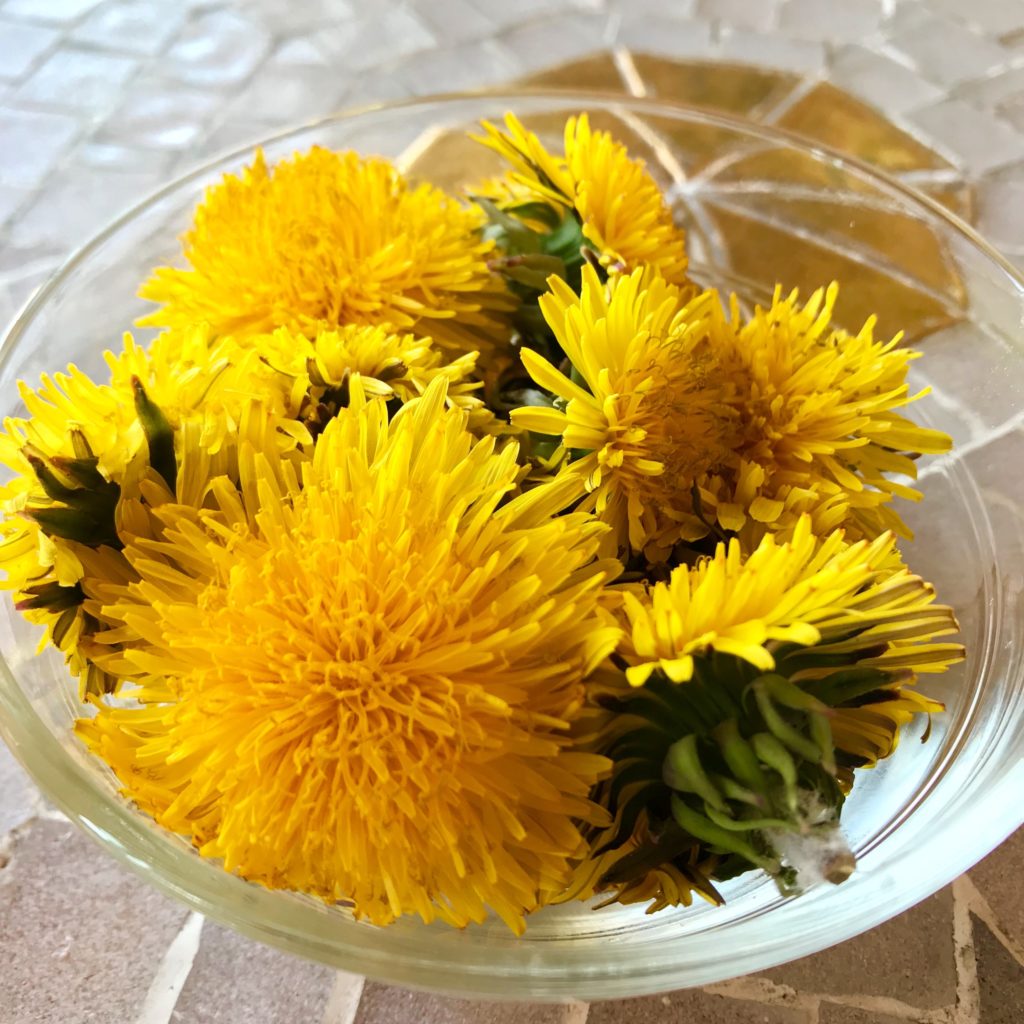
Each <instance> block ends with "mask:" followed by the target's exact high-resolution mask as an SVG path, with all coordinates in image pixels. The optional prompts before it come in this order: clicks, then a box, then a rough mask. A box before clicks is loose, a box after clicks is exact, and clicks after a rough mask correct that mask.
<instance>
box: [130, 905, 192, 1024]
mask: <svg viewBox="0 0 1024 1024" xmlns="http://www.w3.org/2000/svg"><path fill="white" fill-rule="evenodd" d="M203 922H204V918H203V915H202V914H197V913H195V912H194V911H193V912H192V913H191V914H189V916H188V920H187V921H186V922H185V924H184V927H183V928H182V929H181V931H180V932H178V934H177V935H176V936H175V937H174V940H173V941H172V942H171V944H170V945H169V946H168V947H167V952H166V953H164V957H163V959H162V960H161V961H160V966H159V967H157V969H156V974H155V975H154V976H153V981H152V982H151V983H150V986H149V991H148V992H147V993H146V998H145V1001H144V1002H143V1004H142V1009H141V1010H140V1011H139V1016H138V1017H137V1018H136V1024H170V1021H171V1017H172V1016H173V1014H174V1007H175V1006H176V1005H177V1002H178V996H180V995H181V990H182V989H183V988H184V987H185V982H186V980H187V979H188V976H189V974H190V972H191V971H192V964H193V962H194V961H195V958H196V953H198V952H199V940H200V939H201V938H202V935H203Z"/></svg>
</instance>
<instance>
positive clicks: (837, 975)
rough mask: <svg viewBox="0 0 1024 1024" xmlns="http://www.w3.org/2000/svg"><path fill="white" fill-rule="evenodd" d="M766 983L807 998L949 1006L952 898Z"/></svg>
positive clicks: (779, 971) (772, 974) (944, 896)
mask: <svg viewBox="0 0 1024 1024" xmlns="http://www.w3.org/2000/svg"><path fill="white" fill-rule="evenodd" d="M925 964H927V965H928V969H927V970H922V966H923V965H925ZM767 977H769V978H770V979H771V980H772V981H774V982H776V983H777V984H781V985H789V986H790V987H792V988H795V989H797V991H800V992H806V993H812V992H813V993H821V994H826V993H830V994H832V995H847V994H851V995H872V996H889V997H891V998H893V999H899V1000H901V1001H902V1002H904V1003H909V1004H910V1005H911V1006H918V1007H920V1008H921V1009H926V1010H927V1009H936V1008H938V1007H941V1006H949V1005H951V1004H952V1003H953V1002H954V1000H955V999H956V966H955V964H954V961H953V898H952V895H951V893H950V891H949V890H948V889H944V890H942V891H941V892H938V893H936V894H935V895H934V896H929V897H928V899H926V900H925V901H924V902H923V903H919V904H918V905H917V906H916V907H913V908H912V909H911V910H908V911H907V912H906V913H904V914H901V915H900V916H899V917H897V918H894V919H893V920H892V921H887V922H886V923H885V924H883V925H879V927H877V928H874V929H872V930H871V931H869V932H866V933H865V934H863V935H858V936H857V937H856V938H853V939H850V940H849V941H847V942H844V943H841V944H840V945H838V946H833V947H832V948H831V949H827V950H825V951H824V952H822V953H817V954H816V955H814V956H811V957H806V958H805V959H803V960H797V961H795V962H794V963H791V964H786V965H785V966H783V967H776V968H774V969H773V970H771V971H768V972H767Z"/></svg>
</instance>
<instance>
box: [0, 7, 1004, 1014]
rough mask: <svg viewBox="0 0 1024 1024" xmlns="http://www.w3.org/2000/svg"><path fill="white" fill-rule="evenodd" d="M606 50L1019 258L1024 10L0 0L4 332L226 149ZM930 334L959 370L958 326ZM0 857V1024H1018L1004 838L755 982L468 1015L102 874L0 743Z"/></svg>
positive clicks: (641, 74) (130, 880) (473, 1008)
mask: <svg viewBox="0 0 1024 1024" xmlns="http://www.w3.org/2000/svg"><path fill="white" fill-rule="evenodd" d="M616 47H628V48H630V50H631V51H633V52H634V53H635V56H633V55H631V54H622V53H620V54H619V56H618V58H617V64H616V63H614V62H611V61H596V62H590V63H589V64H587V65H581V68H580V71H579V74H580V75H582V74H583V73H584V71H586V74H587V78H586V84H588V85H608V86H610V87H615V88H619V89H624V88H630V89H632V90H633V91H637V90H638V88H639V89H643V90H646V91H649V92H652V93H654V92H656V93H657V94H658V95H661V96H682V97H691V98H692V99H694V100H697V101H700V102H708V101H709V100H708V95H707V92H708V90H707V79H706V77H705V75H704V72H703V69H702V68H701V67H700V66H698V65H694V64H692V63H691V64H690V65H689V66H688V67H687V68H681V67H679V66H677V65H665V64H664V63H659V62H658V60H657V59H656V57H657V56H658V55H660V56H663V57H664V56H667V57H670V58H674V59H675V60H676V61H678V60H689V61H691V62H692V61H702V60H706V61H716V60H723V59H728V60H731V61H735V62H746V63H752V64H756V65H758V66H760V67H761V68H763V69H770V70H771V72H772V74H771V75H761V76H754V75H750V74H748V73H735V74H733V76H732V78H731V79H730V80H729V84H728V86H726V84H725V79H724V77H723V78H721V79H720V80H719V84H717V85H716V87H715V90H714V91H715V92H716V93H717V100H716V102H718V103H720V105H722V106H726V107H728V109H730V110H734V111H737V112H751V113H752V114H754V115H755V116H758V117H762V118H764V119H767V120H769V121H772V120H774V121H778V122H780V123H783V124H786V125H789V126H791V127H794V128H797V129H799V130H803V131H810V132H812V133H814V134H816V135H817V137H819V138H821V139H823V140H825V141H829V142H831V143H832V144H838V145H840V146H846V147H847V148H853V149H854V150H855V151H856V152H859V153H860V154H861V155H866V156H867V157H868V158H869V159H874V160H876V162H880V163H883V164H886V165H887V166H890V167H892V168H894V169H896V170H898V171H900V172H901V173H904V174H906V175H907V176H908V179H909V180H912V181H914V182H916V183H917V184H918V185H920V186H922V187H925V188H928V189H930V190H931V191H933V193H935V194H945V195H947V196H954V197H956V202H957V203H958V204H959V205H958V206H957V209H959V210H961V211H962V212H967V213H971V212H972V211H973V212H975V213H976V219H977V223H978V225H979V227H980V228H981V230H982V231H983V232H985V233H986V234H987V235H988V236H989V237H990V238H991V239H992V241H993V242H995V243H996V244H997V245H998V246H1000V247H1001V248H1002V250H1003V251H1004V252H1005V253H1006V254H1007V255H1008V256H1009V257H1010V258H1011V259H1012V260H1015V261H1017V262H1018V263H1024V216H1022V214H1021V210H1022V209H1024V204H1022V200H1024V2H1021V0H970V2H969V3H968V2H963V0H930V2H925V3H916V2H910V0H843V2H841V3H839V2H834V0H673V2H665V0H516V2H510V0H410V2H406V3H399V2H394V0H381V2H379V3H374V4H369V3H360V2H359V0H290V2H287V3H286V2H284V0H235V2H230V0H123V2H121V0H102V2H101V0H0V320H3V319H7V318H9V317H10V316H11V315H13V313H14V311H15V310H16V309H17V307H18V306H19V305H20V304H21V303H22V302H23V301H24V300H25V299H26V298H27V297H28V296H29V294H30V293H31V291H32V290H33V289H34V288H35V287H37V286H38V284H39V283H40V282H41V281H42V280H43V279H44V278H45V277H46V276H47V275H48V274H49V273H50V272H51V270H52V269H53V268H54V267H55V266H56V265H57V264H58V262H59V261H60V260H61V259H62V258H63V257H64V256H65V255H66V254H67V253H68V252H69V251H70V250H71V249H72V248H74V247H75V246H76V245H78V244H79V243H81V242H82V241H84V240H85V239H86V237H87V236H88V235H90V234H91V233H92V232H94V231H95V230H96V229H97V228H98V227H99V226H100V225H101V224H102V223H103V222H104V221H105V220H107V219H109V218H110V217H111V216H112V215H113V214H114V213H116V212H117V211H118V210H119V209H121V208H123V207H124V206H126V205H128V204H130V203H132V202H134V201H135V200H137V199H139V198H141V197H142V196H143V195H145V194H146V193H147V192H149V191H151V190H152V189H153V188H154V187H155V186H156V185H157V184H159V183H160V182H163V181H166V180H167V179H168V178H169V177H170V176H172V175H175V174H177V173H180V172H181V171H183V170H185V169H187V168H189V167H191V166H193V165H195V164H196V163H197V162H199V161H200V160H202V159H205V158H207V157H208V156H210V155H212V154H214V153H216V152H218V151H221V150H223V149H226V148H228V147H232V146H235V145H240V144H243V143H245V142H247V141H251V140H253V139H255V138H257V137H259V136H260V135H263V134H267V133H268V132H270V131H272V130H273V129H275V128H279V127H282V126H284V125H287V124H289V123H292V122H295V121H298V120H307V119H309V118H312V117H314V116H317V115H321V114H325V113H328V112H330V111H333V110H336V109H340V108H341V107H343V106H346V105H351V104H356V103H363V102H368V101H373V100H384V99H391V98H397V97H401V96H406V95H410V94H417V93H424V92H429V91H441V90H444V89H453V88H460V89H461V88H473V87H478V86H487V85H494V84H497V83H500V82H502V81H507V80H510V79H513V78H520V77H523V76H526V75H529V74H531V73H534V72H537V71H538V70H539V69H541V68H543V67H546V66H549V65H552V64H560V63H564V62H566V61H573V60H576V59H578V58H582V57H585V56H586V55H588V54H592V53H594V52H596V51H602V50H608V49H610V48H616ZM645 53H646V54H653V55H655V59H651V58H649V57H645V56H643V54H645ZM780 72H789V73H791V75H790V76H786V75H782V74H780ZM820 78H824V79H826V80H827V81H829V82H831V83H833V84H834V85H835V86H838V87H839V88H841V89H842V90H844V91H845V93H846V94H848V95H849V96H852V97H855V98H857V99H858V100H861V101H863V102H864V103H867V104H872V105H874V106H875V107H877V108H879V109H880V110H881V111H882V112H883V113H884V115H885V117H884V118H874V119H873V116H871V115H869V114H865V113H864V112H863V111H862V110H861V109H860V108H859V107H858V105H857V104H854V103H852V102H851V101H850V100H846V99H840V98H837V94H835V92H834V91H831V90H830V89H828V88H824V87H822V86H817V87H815V86H814V84H813V83H814V81H815V80H817V79H820ZM573 80H574V79H572V77H571V76H570V77H568V78H566V76H565V75H562V76H561V77H560V82H561V84H568V83H571V82H572V81H573ZM579 80H580V81H583V79H582V78H581V79H579ZM894 126H895V127H894ZM897 129H900V130H902V131H903V132H904V133H910V134H912V135H913V136H915V138H917V139H920V140H923V143H924V145H923V146H919V145H917V144H916V143H915V142H914V141H913V140H912V139H910V138H909V136H908V135H907V134H901V132H900V130H897ZM951 201H952V200H951ZM935 342H936V345H935V347H934V348H933V358H934V359H940V358H950V359H952V358H956V351H957V343H956V338H955V328H951V329H950V332H949V336H948V337H946V338H945V339H943V338H941V337H940V338H936V339H935ZM1005 411H1006V412H1012V410H1005ZM987 412H988V413H991V415H992V416H996V413H995V412H992V411H991V410H988V411H987ZM1002 419H1005V416H1003V417H1002ZM986 426H987V424H986V423H985V422H982V421H981V420H979V423H978V424H977V427H978V429H979V430H980V431H984V430H985V429H986ZM1011 442H1012V443H1011ZM1021 443H1022V438H1021V437H1020V436H1019V435H1018V434H1014V435H1013V436H1012V437H1011V438H1008V439H1004V443H1003V444H1002V445H999V444H997V445H995V446H990V447H989V448H987V449H985V453H984V454H985V458H988V459H997V460H998V459H1000V458H1003V459H1012V458H1013V457H1014V453H1018V452H1019V451H1020V444H1021ZM981 454H982V453H979V457H980V456H981ZM986 465H987V464H986ZM981 469H982V470H984V469H985V466H982V467H981ZM0 865H3V867H2V868H0V958H2V962H3V964H4V969H3V978H2V982H0V1022H2V1024H30V1022H31V1024H36V1022H49V1021H55V1022H56V1021H61V1022H70V1024H76V1022H78V1021H95V1022H107V1021H110V1022H112V1024H115V1022H116V1024H133V1022H139V1024H170V1022H172V1021H173V1022H174V1024H200V1022H202V1024H206V1022H215V1021H216V1022H223V1024H233V1022H234V1021H239V1022H242V1021H261V1022H271V1024H273V1022H276V1021H284V1022H288V1024H292V1022H295V1024H306V1022H311V1024H320V1022H323V1024H351V1022H353V1021H357V1022H359V1024H404V1022H415V1024H419V1022H423V1024H434V1022H442V1021H444V1022H452V1024H478V1022H479V1024H484V1022H490V1021H496V1022H499V1024H503V1022H505V1021H509V1022H511V1021H516V1022H523V1024H533V1022H537V1024H549V1022H551V1024H555V1022H559V1024H583V1022H584V1021H587V1020H589V1021H591V1022H593V1024H626V1022H630V1024H632V1022H637V1024H645V1022H650V1024H662V1022H664V1024H668V1022H679V1024H682V1022H686V1024H705V1022H707V1024H893V1022H896V1021H902V1022H909V1021H917V1022H921V1024H1019V1022H1021V1021H1024V887H1022V886H1021V884H1020V879H1021V878H1022V877H1024V833H1018V835H1017V836H1016V837H1015V838H1013V839H1011V840H1010V841H1009V842H1008V843H1007V844H1005V845H1004V846H1003V847H1002V848H1001V849H1000V850H998V851H997V852H996V853H994V854H992V855H991V856H990V857H989V858H988V859H987V860H986V861H984V862H983V863H982V864H980V865H979V866H978V867H976V868H975V869H974V870H973V871H972V872H971V874H970V876H969V877H965V878H963V879H960V880H959V881H958V882H957V883H955V884H954V885H953V886H952V887H951V888H950V889H949V890H947V891H945V892H943V893H939V894H937V895H936V896H934V897H932V898H931V899H930V900H927V901H926V902H925V903H924V904H922V905H920V906H919V907H917V908H915V909H913V910H911V911H910V912H908V913H907V914H905V915H903V916H902V917H901V918H898V919H896V920H895V921H893V922H890V923H889V924H887V925H884V926H882V927H880V928H878V929H876V930H874V931H873V932H871V933H869V934H868V935H865V936H861V937H859V938H857V939H854V940H852V941H850V942H848V943H846V944H844V945H843V946H841V947H838V948H836V949H833V950H830V951H826V952H825V953H822V954H819V955H818V956H816V957H811V958H809V959H807V960H804V961H800V962H798V963H795V964H791V965H788V966H786V967H782V968H778V969H777V970H775V971H772V972H770V973H769V974H768V975H767V976H766V977H764V978H745V979H739V980H737V981H734V982H729V983H726V984H723V985H719V986H715V987H713V988H712V989H710V990H708V991H703V992H688V993H672V994H670V995H666V996H664V997H654V998H649V999H643V1000H635V1001H625V1002H620V1003H595V1004H593V1005H589V1006H588V1005H587V1004H584V1003H574V1004H569V1005H565V1006H555V1007H551V1006H546V1007H543V1006H534V1007H529V1006H526V1005H525V1004H522V1005H506V1006H503V1007H500V1008H495V1007H492V1006H488V1005H483V1004H472V1003H461V1002H457V1001H452V1000H446V999H442V998H438V997H431V996H424V995H418V994H412V993H407V992H403V991H401V990H397V989H389V988H387V987H384V986H379V985H375V984H372V983H366V984H365V985H364V984H363V982H362V979H359V978H354V977H352V976H350V975H342V974H337V973H336V972H333V971H330V970H327V969H325V968H321V967H318V966H315V965H311V964H307V963H304V962H300V961H298V960H294V959H290V958H288V957H286V956H284V955H283V954H278V953H276V952H273V951H270V950H267V949H263V948H261V947H258V946H255V945H253V944H252V943H250V942H248V941H247V940H243V939H241V938H238V937H236V936H234V935H231V934H229V933H226V932H224V931H222V930H220V929H218V928H216V927H215V926H213V925H211V924H208V923H204V922H202V921H201V920H200V919H198V918H195V917H193V916H191V915H189V914H188V912H187V911H186V910H184V909H182V908H180V907H178V906H177V905H175V904H172V903H170V902H168V901H167V900H165V899H164V898H163V897H161V896H159V895H158V894H156V893H155V892H153V891H150V890H148V889H147V888H145V887H144V886H143V885H142V884H141V883H140V882H138V881H136V880H135V878H134V877H133V876H130V875H128V874H126V873H125V872H124V871H123V870H122V869H120V868H119V867H117V866H116V865H115V864H114V862H113V861H111V860H109V859H108V858H107V857H106V856H105V855H104V854H102V853H101V852H100V851H99V850H98V849H97V848H95V847H94V846H93V845H92V844H91V843H90V842H89V841H88V840H87V839H85V838H84V837H83V836H81V835H79V834H78V833H76V832H74V831H73V830H72V829H71V827H70V826H69V825H67V823H66V822H63V821H62V820H61V819H60V817H59V815H56V813H55V812H53V811H52V810H49V809H47V807H46V805H45V803H44V802H43V801H42V800H41V799H40V798H39V796H38V794H36V792H35V790H34V789H33V787H32V785H31V783H29V782H28V780H27V779H25V778H24V776H23V774H22V773H21V771H20V769H19V768H18V766H17V765H16V764H15V763H14V762H13V760H12V759H11V758H10V756H9V755H8V754H7V752H6V750H4V749H2V748H0Z"/></svg>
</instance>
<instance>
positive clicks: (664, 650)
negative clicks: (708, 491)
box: [623, 517, 962, 686]
mask: <svg viewBox="0 0 1024 1024" xmlns="http://www.w3.org/2000/svg"><path fill="white" fill-rule="evenodd" d="M934 600H935V591H934V590H933V589H932V587H931V586H929V585H928V584H927V583H925V582H924V581H923V580H921V579H920V578H919V577H917V576H914V575H912V574H911V572H910V571H909V570H908V569H906V568H904V567H902V566H901V564H900V562H899V555H898V552H897V551H896V548H895V538H894V537H893V535H892V534H889V533H887V534H882V535H881V536H880V537H878V538H876V539H875V540H873V541H871V542H868V541H858V542H856V543H852V544H850V543H847V542H846V541H845V540H844V537H843V533H842V531H834V532H833V533H831V534H829V535H828V536H827V537H825V538H824V540H820V541H819V540H818V539H817V538H816V537H815V536H814V534H813V533H812V532H811V522H810V519H809V518H807V517H804V518H803V519H801V520H800V521H799V522H798V524H797V526H796V528H795V530H794V531H793V536H792V538H791V539H790V540H789V541H785V542H779V541H777V540H776V539H775V538H774V537H773V536H772V535H770V534H769V535H768V536H766V537H765V538H764V539H763V540H762V542H761V544H760V545H759V546H758V547H757V549H756V550H754V551H753V552H751V553H750V555H749V556H747V557H745V556H744V553H743V551H742V549H741V547H740V544H739V542H738V541H736V540H732V541H730V542H729V543H728V544H727V545H724V544H720V545H718V547H717V549H716V552H715V555H714V557H713V558H707V559H702V560H701V561H700V562H698V563H697V565H696V566H693V567H689V566H685V565H683V566H679V567H678V568H676V569H673V570H672V575H671V578H670V580H669V581H668V582H667V583H662V582H659V583H656V584H655V585H654V586H653V587H652V588H651V589H650V592H649V594H648V595H647V596H646V597H642V596H638V594H637V593H635V592H634V591H631V590H627V591H625V592H624V593H623V602H624V603H623V608H624V612H625V616H626V619H627V620H628V622H629V630H628V635H629V638H630V639H629V642H628V644H627V647H626V650H625V652H624V656H625V658H626V660H627V661H628V662H629V663H630V667H629V668H628V669H627V671H626V676H627V678H628V680H629V682H630V684H631V685H633V686H642V685H643V684H644V683H646V682H647V680H648V679H649V678H650V676H651V673H653V672H654V671H656V670H657V671H660V672H662V673H663V674H664V675H665V676H666V677H667V678H668V679H670V680H672V681H673V682H677V683H681V682H687V681H688V680H690V679H691V678H692V677H693V672H694V659H695V658H696V657H698V656H701V655H706V654H708V653H709V652H711V651H717V652H718V653H720V654H728V655H732V656H734V657H736V658H740V659H742V660H743V661H746V662H749V664H751V665H753V666H754V667H755V668H757V669H759V670H761V671H762V672H770V671H773V670H774V669H775V668H776V663H775V657H774V656H773V654H772V650H773V648H774V647H777V646H778V645H783V644H797V645H800V646H804V647H808V646H813V647H814V648H815V651H816V653H817V654H819V655H820V654H823V653H838V652H848V653H850V655H851V660H858V659H857V654H858V652H861V653H863V652H865V651H867V652H869V654H870V656H868V657H866V658H864V659H863V660H860V661H858V663H859V664H860V665H861V666H862V667H874V668H879V669H885V668H886V667H887V666H890V665H898V666H899V667H900V668H901V669H903V668H912V669H914V670H915V671H918V672H941V671H944V670H945V669H946V668H947V667H948V666H949V665H950V664H951V663H952V662H954V661H957V660H959V659H960V657H961V655H962V648H961V646H960V645H959V644H952V643H936V644H923V643H919V641H921V640H922V639H923V638H928V637H934V636H942V635H945V634H949V633H955V632H956V630H957V625H956V620H955V618H954V617H953V612H952V610H951V609H949V608H947V607H945V606H944V605H935V604H933V602H934ZM851 634H852V636H851ZM880 645H881V646H882V647H883V648H884V651H883V652H882V653H875V654H871V652H872V651H873V649H874V648H876V647H879V646H880Z"/></svg>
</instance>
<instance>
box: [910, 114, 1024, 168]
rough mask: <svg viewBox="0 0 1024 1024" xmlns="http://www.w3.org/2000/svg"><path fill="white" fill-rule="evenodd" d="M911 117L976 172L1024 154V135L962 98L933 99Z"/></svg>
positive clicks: (1019, 157)
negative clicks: (934, 101) (939, 100)
mask: <svg viewBox="0 0 1024 1024" xmlns="http://www.w3.org/2000/svg"><path fill="white" fill-rule="evenodd" d="M911 118H912V120H914V121H915V122H916V123H917V124H918V125H920V127H921V128H923V129H924V130H925V131H926V132H927V133H928V134H929V135H930V136H931V137H932V138H933V139H935V141H936V142H938V143H939V144H941V145H942V146H944V147H945V148H946V149H947V150H948V151H950V152H952V153H956V154H957V156H958V157H959V158H960V160H961V161H962V162H963V164H964V166H965V167H967V168H968V169H969V170H970V171H972V172H974V173H975V174H984V173H985V172H986V171H989V170H992V169H993V168H995V167H999V166H1000V165H1001V164H1007V163H1010V162H1011V161H1014V160H1020V159H1021V158H1022V157H1024V136H1022V135H1020V134H1018V133H1017V132H1015V131H1014V130H1013V128H1011V127H1010V125H1009V124H1007V123H1006V122H1005V121H1001V120H1000V119H999V118H997V117H994V116H993V115H992V114H989V113H987V112H985V111H980V110H978V109H977V108H975V107H972V106H970V105H969V104H967V103H964V102H963V101H962V100H944V101H943V102H941V103H935V104H933V105H932V106H929V107H924V108H922V109H921V110H917V111H915V112H914V113H913V114H912V115H911Z"/></svg>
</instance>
